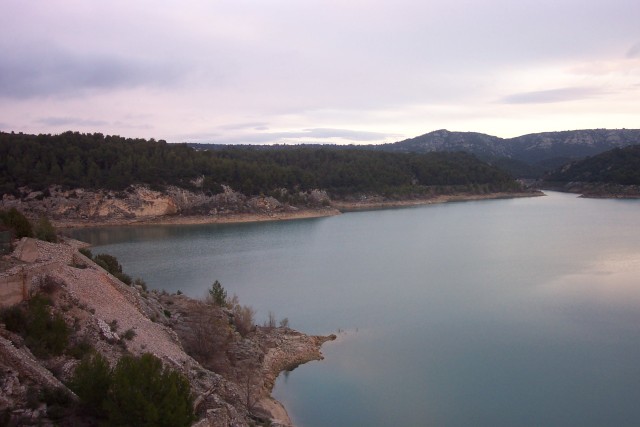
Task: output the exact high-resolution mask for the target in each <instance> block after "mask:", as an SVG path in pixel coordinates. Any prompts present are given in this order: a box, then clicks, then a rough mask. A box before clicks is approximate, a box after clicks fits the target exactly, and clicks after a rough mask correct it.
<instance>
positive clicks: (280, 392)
mask: <svg viewBox="0 0 640 427" xmlns="http://www.w3.org/2000/svg"><path fill="white" fill-rule="evenodd" d="M639 220H640V201H618V200H589V199H579V198H576V197H575V196H574V195H567V194H559V193H549V196H547V197H538V198H531V199H515V200H496V201H480V202H465V203H452V204H444V205H433V206H424V207H417V208H407V209H394V210H380V211H371V212H358V213H349V214H344V215H341V216H337V217H331V218H321V219H309V220H300V221H290V222H280V223H261V224H243V225H224V226H221V225H210V226H158V227H152V226H147V227H140V228H115V229H114V228H110V229H101V230H81V231H78V232H76V233H75V236H76V237H79V238H82V239H85V240H87V241H90V242H92V243H93V244H94V245H95V246H96V247H95V248H94V249H93V251H94V253H100V252H108V253H111V254H113V255H116V256H117V257H118V258H119V259H120V260H121V262H122V264H123V265H124V267H125V270H126V271H127V272H128V273H130V275H132V276H134V277H136V276H140V277H143V278H144V279H145V280H146V281H147V283H148V284H149V285H150V286H152V287H156V288H164V289H166V290H168V291H177V290H178V289H180V290H181V291H182V292H184V293H186V294H188V295H191V296H196V297H199V296H204V294H205V292H206V289H207V288H208V287H209V286H210V285H211V283H212V282H213V281H214V280H216V279H217V280H220V282H222V284H223V285H224V286H225V288H226V289H227V290H228V291H229V294H232V293H236V294H237V295H238V296H239V297H240V300H241V302H242V303H243V304H249V305H252V306H253V307H254V308H256V309H257V310H258V316H257V317H258V319H257V320H258V321H259V322H262V321H264V320H265V319H266V317H267V313H268V311H269V310H272V311H273V312H274V313H275V314H276V316H277V317H278V318H283V317H287V318H288V319H289V321H290V324H291V326H292V327H295V328H297V329H300V330H302V331H305V332H310V333H331V332H336V331H337V330H342V331H344V332H343V333H341V334H340V336H339V339H338V340H337V341H335V342H333V343H328V344H326V345H325V347H324V353H325V356H326V359H325V360H324V361H322V362H313V363H310V364H307V365H304V366H303V367H301V368H299V369H297V370H295V371H294V372H292V373H291V374H289V375H288V376H281V377H280V378H279V380H278V384H277V385H276V389H275V395H276V397H277V398H279V399H280V400H282V401H283V402H284V403H285V405H286V406H287V408H288V410H289V412H290V414H291V416H292V417H293V419H294V421H295V422H296V423H297V424H298V425H299V426H302V427H316V426H318V427H320V426H323V427H324V426H637V425H640V227H638V221H639Z"/></svg>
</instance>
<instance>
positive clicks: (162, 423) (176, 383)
mask: <svg viewBox="0 0 640 427" xmlns="http://www.w3.org/2000/svg"><path fill="white" fill-rule="evenodd" d="M104 408H105V410H106V413H107V417H108V419H109V424H110V425H113V426H142V427H146V426H148V427H152V426H153V427H155V426H158V427H179V426H190V425H191V423H192V422H193V421H194V420H195V416H194V413H193V397H192V395H191V390H190V387H189V381H188V380H187V379H186V378H185V377H184V376H183V375H181V374H180V373H178V372H175V371H172V370H170V369H168V368H164V369H163V367H162V362H161V361H160V359H158V358H157V357H155V356H154V355H152V354H149V353H146V354H143V355H142V356H140V357H133V356H123V357H122V358H121V359H120V361H119V362H118V364H117V365H116V367H115V369H114V370H113V374H112V382H111V387H110V389H109V393H108V396H107V398H106V400H105V402H104Z"/></svg>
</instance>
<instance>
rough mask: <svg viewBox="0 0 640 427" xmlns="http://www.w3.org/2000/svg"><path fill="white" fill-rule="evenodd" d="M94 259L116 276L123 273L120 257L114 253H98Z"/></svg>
mask: <svg viewBox="0 0 640 427" xmlns="http://www.w3.org/2000/svg"><path fill="white" fill-rule="evenodd" d="M93 261H94V262H95V263H96V264H98V265H99V266H100V267H102V268H104V269H105V270H107V271H108V272H109V273H111V274H113V275H114V276H116V275H117V274H119V273H122V266H121V265H120V263H119V262H118V258H116V257H114V256H113V255H109V254H98V255H96V256H95V257H94V258H93Z"/></svg>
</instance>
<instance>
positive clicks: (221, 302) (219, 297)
mask: <svg viewBox="0 0 640 427" xmlns="http://www.w3.org/2000/svg"><path fill="white" fill-rule="evenodd" d="M207 299H208V300H209V301H210V302H212V303H213V304H215V305H217V306H219V307H224V306H225V305H227V291H226V290H225V289H224V288H223V287H222V285H221V284H220V282H218V281H217V280H216V281H215V282H213V284H212V285H211V289H209V295H208V297H207Z"/></svg>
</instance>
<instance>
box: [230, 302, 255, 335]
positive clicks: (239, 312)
mask: <svg viewBox="0 0 640 427" xmlns="http://www.w3.org/2000/svg"><path fill="white" fill-rule="evenodd" d="M255 314H256V311H255V310H254V309H253V307H250V306H248V305H243V306H241V305H236V306H235V307H233V323H234V325H235V327H236V330H237V331H238V332H239V333H240V335H242V336H243V337H244V336H246V335H247V334H248V333H249V332H251V330H252V329H253V327H254V323H255V322H254V316H255Z"/></svg>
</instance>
